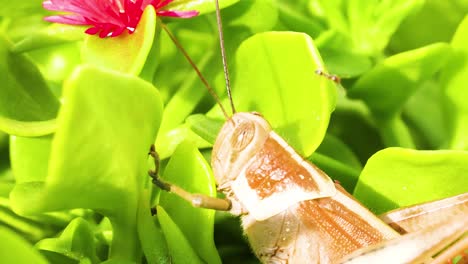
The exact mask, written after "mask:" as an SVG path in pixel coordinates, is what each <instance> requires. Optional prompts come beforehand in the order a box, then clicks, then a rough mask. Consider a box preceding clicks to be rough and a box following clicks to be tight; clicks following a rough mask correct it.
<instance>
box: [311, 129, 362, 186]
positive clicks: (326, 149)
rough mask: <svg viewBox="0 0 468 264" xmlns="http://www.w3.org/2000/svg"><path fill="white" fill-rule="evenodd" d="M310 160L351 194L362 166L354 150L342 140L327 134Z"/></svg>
mask: <svg viewBox="0 0 468 264" xmlns="http://www.w3.org/2000/svg"><path fill="white" fill-rule="evenodd" d="M308 160H310V161H311V162H313V163H314V164H315V165H317V166H318V167H319V168H320V169H321V170H323V171H324V172H326V173H327V174H328V175H329V176H330V177H331V178H332V179H334V180H337V181H339V182H340V184H341V185H342V186H343V187H344V188H345V189H346V190H348V191H349V192H352V191H353V190H354V186H355V185H356V182H357V180H358V178H359V173H360V171H361V169H362V166H361V163H360V162H359V160H358V158H357V157H356V156H355V154H354V153H353V152H352V150H351V149H349V147H348V146H347V145H346V144H344V143H343V142H342V141H341V140H340V139H338V138H336V137H334V136H332V135H329V134H327V135H326V136H325V138H324V140H323V142H322V144H320V146H319V148H318V149H317V151H316V152H314V153H313V154H312V156H310V157H309V158H308Z"/></svg>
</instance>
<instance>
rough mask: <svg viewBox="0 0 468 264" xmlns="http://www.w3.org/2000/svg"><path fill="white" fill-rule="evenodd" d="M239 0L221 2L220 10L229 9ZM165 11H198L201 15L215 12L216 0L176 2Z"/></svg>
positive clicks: (183, 0)
mask: <svg viewBox="0 0 468 264" xmlns="http://www.w3.org/2000/svg"><path fill="white" fill-rule="evenodd" d="M237 2H239V0H219V8H224V7H228V6H230V5H233V4H235V3H237ZM163 9H164V10H177V11H191V10H195V11H198V13H199V14H205V13H209V12H213V11H214V10H215V2H214V0H174V1H172V2H171V3H170V4H169V5H167V6H166V7H164V8H163Z"/></svg>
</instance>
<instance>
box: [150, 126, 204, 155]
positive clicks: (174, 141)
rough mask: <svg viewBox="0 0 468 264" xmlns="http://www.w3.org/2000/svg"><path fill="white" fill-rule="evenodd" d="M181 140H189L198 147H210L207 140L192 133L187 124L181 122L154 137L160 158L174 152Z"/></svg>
mask: <svg viewBox="0 0 468 264" xmlns="http://www.w3.org/2000/svg"><path fill="white" fill-rule="evenodd" d="M183 141H190V142H192V143H193V144H195V145H196V146H197V147H198V148H208V147H211V145H212V143H209V142H207V141H206V140H205V139H203V138H201V137H200V136H199V135H198V134H196V133H194V132H193V131H192V130H191V129H190V128H189V126H188V125H187V124H182V125H180V126H178V127H176V128H174V129H172V130H169V131H167V132H162V131H161V132H160V133H159V134H158V138H157V139H156V146H158V154H159V157H160V158H161V159H165V158H168V157H169V156H171V155H172V153H174V150H175V149H176V148H177V146H178V145H179V144H180V143H182V142H183Z"/></svg>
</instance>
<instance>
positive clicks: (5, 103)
mask: <svg viewBox="0 0 468 264" xmlns="http://www.w3.org/2000/svg"><path fill="white" fill-rule="evenodd" d="M0 82H1V83H2V89H0V129H1V130H3V131H5V132H7V133H10V134H16V135H24V136H37V135H45V134H48V133H50V132H52V131H53V129H54V128H55V127H54V125H55V124H54V121H48V120H51V119H54V118H55V116H56V115H57V111H58V108H59V102H58V100H57V98H56V97H55V96H54V95H53V94H52V92H51V91H50V90H49V88H48V87H47V84H46V83H45V80H44V79H43V77H42V75H41V74H40V72H39V71H38V70H37V68H36V66H35V65H34V64H33V63H32V62H31V60H29V59H28V58H27V57H25V56H24V55H21V54H15V53H13V52H11V44H10V43H9V41H8V40H7V39H6V38H5V37H4V36H3V35H0ZM30 122H33V123H30Z"/></svg>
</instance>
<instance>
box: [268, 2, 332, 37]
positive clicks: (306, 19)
mask: <svg viewBox="0 0 468 264" xmlns="http://www.w3.org/2000/svg"><path fill="white" fill-rule="evenodd" d="M275 2H276V5H277V6H278V11H279V20H280V21H281V23H282V24H284V26H286V28H287V29H288V30H291V31H296V32H304V33H306V34H308V35H309V36H311V37H313V38H315V37H317V36H318V35H320V33H321V32H322V31H323V30H324V29H325V25H324V23H323V21H321V18H319V16H320V15H319V14H317V13H313V14H311V12H307V11H308V10H307V6H308V4H312V2H311V1H294V2H293V1H275ZM314 3H315V6H317V4H318V3H317V1H314ZM321 13H323V10H321Z"/></svg>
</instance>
